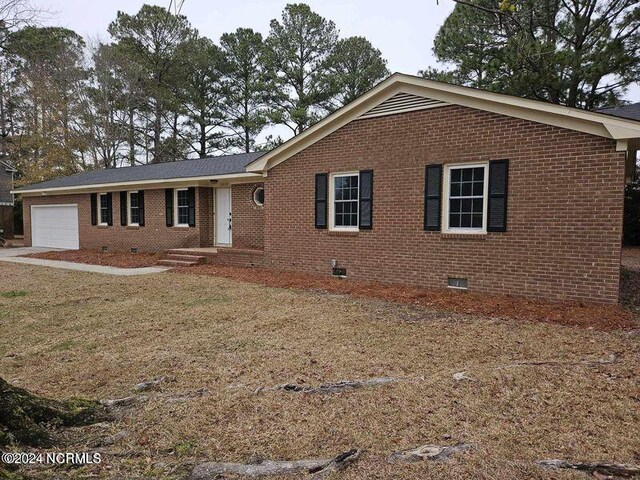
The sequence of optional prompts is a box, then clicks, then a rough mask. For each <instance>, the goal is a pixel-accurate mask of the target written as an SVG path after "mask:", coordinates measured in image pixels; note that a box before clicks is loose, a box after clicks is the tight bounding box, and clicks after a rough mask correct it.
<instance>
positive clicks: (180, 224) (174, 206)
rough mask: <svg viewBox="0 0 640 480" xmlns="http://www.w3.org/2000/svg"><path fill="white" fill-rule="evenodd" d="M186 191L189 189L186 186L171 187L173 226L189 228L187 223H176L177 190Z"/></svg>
mask: <svg viewBox="0 0 640 480" xmlns="http://www.w3.org/2000/svg"><path fill="white" fill-rule="evenodd" d="M188 191H189V189H188V188H174V189H173V226H174V227H180V228H189V224H188V223H178V192H188ZM187 206H188V204H187Z"/></svg>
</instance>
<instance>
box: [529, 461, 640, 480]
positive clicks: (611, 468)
mask: <svg viewBox="0 0 640 480" xmlns="http://www.w3.org/2000/svg"><path fill="white" fill-rule="evenodd" d="M538 465H540V466H542V467H544V468H549V469H559V468H566V469H570V470H579V471H581V472H587V473H591V474H595V473H600V474H602V475H613V476H615V477H622V478H631V477H636V476H640V466H638V465H625V464H620V463H581V462H576V463H572V462H567V461H564V460H555V459H552V460H540V461H539V462H538Z"/></svg>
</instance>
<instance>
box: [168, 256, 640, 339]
mask: <svg viewBox="0 0 640 480" xmlns="http://www.w3.org/2000/svg"><path fill="white" fill-rule="evenodd" d="M173 271H174V272H180V273H188V274H200V275H213V276H218V277H224V278H231V279H235V280H241V281H245V282H250V283H257V284H260V285H266V286H269V287H278V288H288V289H304V290H313V291H321V292H326V293H333V294H345V295H353V296H355V297H360V298H377V299H381V300H387V301H391V302H396V303H402V304H409V305H417V306H421V307H426V308H429V309H433V310H439V311H447V312H454V313H458V314H468V315H479V316H484V317H491V318H511V319H515V320H526V321H542V322H549V323H556V324H560V325H568V326H576V327H580V328H592V329H595V330H600V331H610V330H617V329H633V328H638V327H640V322H639V319H638V317H637V316H636V314H634V313H633V312H631V311H630V310H629V309H625V308H622V307H620V306H619V305H601V304H589V303H581V302H551V301H539V300H530V299H526V298H522V297H515V296H509V295H490V294H478V293H471V292H465V291H460V290H446V289H436V288H423V287H412V286H405V285H397V284H385V283H377V282H361V281H353V280H344V279H338V278H332V277H328V276H325V275H317V274H316V275H314V274H308V273H299V272H292V271H284V270H273V269H267V268H248V267H233V266H226V265H214V264H207V265H197V266H193V267H183V268H178V269H175V270H173ZM638 287H640V280H639V281H638V283H637V284H636V286H635V288H636V290H633V291H637V288H638ZM631 288H632V289H633V288H634V287H631ZM638 304H639V305H640V298H639V299H638ZM637 311H638V313H640V308H639V309H638V310H637Z"/></svg>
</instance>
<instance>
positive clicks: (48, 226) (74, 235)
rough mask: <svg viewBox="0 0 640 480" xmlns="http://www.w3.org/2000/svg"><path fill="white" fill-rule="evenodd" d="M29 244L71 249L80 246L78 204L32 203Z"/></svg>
mask: <svg viewBox="0 0 640 480" xmlns="http://www.w3.org/2000/svg"><path fill="white" fill-rule="evenodd" d="M31 245H33V246H34V247H51V248H69V249H73V250H77V249H78V248H80V236H79V233H78V205H38V206H36V205H33V206H32V207H31Z"/></svg>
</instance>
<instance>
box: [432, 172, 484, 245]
mask: <svg viewBox="0 0 640 480" xmlns="http://www.w3.org/2000/svg"><path fill="white" fill-rule="evenodd" d="M477 167H483V168H484V188H483V193H482V228H473V227H455V228H449V189H450V185H451V170H459V169H462V168H477ZM442 193H443V195H442V198H443V202H442V204H443V205H442V219H443V222H442V231H443V232H445V233H466V234H472V235H475V234H480V235H482V234H484V233H487V213H488V206H489V162H482V163H457V164H452V165H445V166H444V188H443V192H442Z"/></svg>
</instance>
